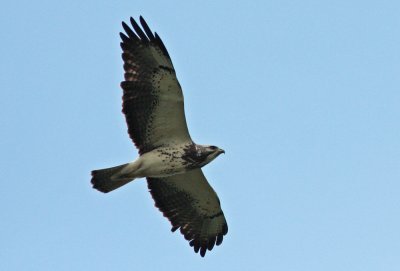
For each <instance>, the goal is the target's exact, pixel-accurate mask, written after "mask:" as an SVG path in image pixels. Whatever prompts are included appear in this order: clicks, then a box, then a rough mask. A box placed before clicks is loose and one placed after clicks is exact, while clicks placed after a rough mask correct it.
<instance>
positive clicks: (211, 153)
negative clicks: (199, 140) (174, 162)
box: [182, 144, 225, 168]
mask: <svg viewBox="0 0 400 271" xmlns="http://www.w3.org/2000/svg"><path fill="white" fill-rule="evenodd" d="M221 153H225V151H224V150H223V149H220V148H218V147H216V146H210V145H197V144H192V145H190V146H188V148H186V149H185V154H184V155H183V156H182V158H183V159H184V160H186V161H187V162H188V163H189V167H193V168H198V167H202V166H205V165H207V164H208V163H210V162H211V161H212V160H214V159H215V158H217V156H218V155H220V154H221Z"/></svg>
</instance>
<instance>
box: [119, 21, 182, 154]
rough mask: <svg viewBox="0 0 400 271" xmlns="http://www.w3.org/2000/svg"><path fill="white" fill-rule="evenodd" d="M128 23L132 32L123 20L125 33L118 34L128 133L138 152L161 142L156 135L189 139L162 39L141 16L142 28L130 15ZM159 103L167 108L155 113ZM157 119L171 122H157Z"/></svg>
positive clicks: (180, 99) (175, 81)
mask: <svg viewBox="0 0 400 271" xmlns="http://www.w3.org/2000/svg"><path fill="white" fill-rule="evenodd" d="M130 22H131V25H132V27H133V29H134V31H133V30H132V29H131V28H130V27H129V26H128V25H127V24H126V23H124V22H123V23H122V27H123V28H124V30H125V32H126V34H124V33H120V36H121V39H122V42H121V48H122V50H123V53H122V59H123V61H124V70H125V75H124V77H125V81H123V82H122V83H121V87H122V88H123V90H124V93H123V104H122V112H123V113H124V114H125V117H126V121H127V124H128V133H129V136H130V137H131V139H132V140H133V141H134V143H135V145H136V147H137V148H138V149H139V153H141V154H142V153H145V152H148V151H151V150H152V149H154V148H156V147H159V146H160V145H162V142H161V140H158V139H160V138H162V140H165V141H167V140H168V139H169V137H173V136H174V135H176V134H177V135H178V136H177V137H184V138H189V139H190V136H189V133H188V131H187V125H186V121H185V116H184V109H183V96H182V91H181V89H180V85H179V82H178V81H177V79H176V75H175V70H174V68H173V64H172V62H171V59H170V57H169V54H168V52H167V50H166V48H165V46H164V44H163V42H162V41H161V39H160V37H159V36H158V35H157V34H155V35H154V34H153V33H152V31H151V30H150V28H149V26H148V25H147V23H146V22H145V21H144V19H143V18H142V17H140V23H141V25H142V27H143V29H144V31H143V30H142V29H141V28H140V26H139V25H138V24H137V23H136V21H135V20H134V19H133V18H131V19H130ZM166 94H167V95H170V96H167V95H166ZM161 106H164V107H163V108H166V109H167V110H166V111H165V112H166V113H164V114H163V115H162V116H161V114H160V115H159V116H156V115H155V112H156V110H157V109H158V108H159V107H161ZM168 108H173V109H174V110H170V109H168ZM156 118H158V119H156ZM160 118H164V119H166V120H169V121H171V122H172V121H174V123H169V122H168V121H164V120H163V121H160ZM157 121H158V122H157ZM155 122H157V124H154V123H155ZM160 123H161V124H160ZM174 124H175V126H174ZM155 129H157V130H155ZM174 131H175V134H174ZM178 133H180V134H178ZM172 139H173V140H175V139H176V138H172ZM157 140H158V141H157Z"/></svg>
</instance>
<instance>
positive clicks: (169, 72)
mask: <svg viewBox="0 0 400 271" xmlns="http://www.w3.org/2000/svg"><path fill="white" fill-rule="evenodd" d="M140 22H141V25H142V27H143V30H144V32H143V30H142V29H141V28H140V26H139V25H138V24H137V23H136V22H135V21H134V20H133V19H132V18H131V24H132V27H133V29H134V30H135V32H134V31H132V30H131V29H130V28H129V27H128V26H127V25H126V24H125V23H123V24H122V25H123V27H124V29H125V32H126V33H127V35H128V36H126V35H125V34H122V33H121V38H122V43H121V47H122V50H123V53H122V58H123V60H124V69H125V81H123V82H122V83H121V87H122V88H123V90H124V94H123V109H122V111H123V113H124V114H125V117H126V122H127V124H128V133H129V135H130V137H131V138H132V140H133V141H134V143H135V145H136V146H137V148H138V149H139V154H140V156H139V158H138V159H137V160H135V161H134V162H132V163H128V164H124V165H120V166H117V167H113V168H108V169H101V170H94V171H92V176H93V178H92V184H93V187H94V188H96V189H98V190H99V191H102V192H109V191H112V190H114V189H116V188H118V187H120V186H122V185H124V184H126V183H128V182H130V181H132V180H133V179H135V178H141V177H146V178H147V180H148V186H149V189H150V192H151V194H152V196H153V198H154V200H155V204H156V206H157V207H158V208H159V209H160V210H161V211H162V212H163V213H164V215H165V216H166V217H167V218H168V219H169V220H170V221H171V223H172V226H173V227H172V230H173V231H175V230H177V229H178V228H179V229H180V231H181V233H182V234H183V235H184V236H185V238H186V239H187V240H189V241H190V245H191V246H193V247H194V249H195V251H196V252H198V251H200V254H201V255H202V256H204V255H205V253H206V251H207V249H208V250H211V249H212V248H213V246H214V244H217V245H219V244H220V243H221V242H222V239H223V235H225V234H226V233H227V231H228V227H227V224H226V221H225V217H224V215H223V212H222V210H221V207H220V202H219V199H218V196H217V194H216V193H215V192H214V190H213V189H212V187H211V186H210V185H209V184H208V182H207V180H206V178H205V177H204V175H203V172H202V171H201V169H200V168H201V167H203V166H204V165H206V164H208V163H209V162H211V161H212V160H214V159H215V158H216V157H217V156H218V155H219V154H221V153H223V152H224V151H223V150H221V149H219V148H217V147H215V146H208V145H197V144H195V143H194V142H193V141H192V139H191V137H190V135H189V131H188V128H187V125H186V119H185V113H184V104H183V94H182V90H181V87H180V85H179V82H178V80H177V78H176V75H175V70H174V67H173V65H172V62H171V59H170V57H169V55H168V52H167V50H166V48H165V46H164V44H163V43H162V41H161V39H160V37H159V36H158V35H157V34H153V33H152V31H151V30H150V28H149V27H148V26H147V24H146V22H145V21H144V20H143V18H142V17H140Z"/></svg>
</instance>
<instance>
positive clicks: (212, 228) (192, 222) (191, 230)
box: [147, 169, 228, 257]
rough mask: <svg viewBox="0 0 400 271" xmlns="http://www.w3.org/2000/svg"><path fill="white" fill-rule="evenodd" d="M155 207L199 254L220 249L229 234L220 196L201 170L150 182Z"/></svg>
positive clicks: (152, 179)
mask: <svg viewBox="0 0 400 271" xmlns="http://www.w3.org/2000/svg"><path fill="white" fill-rule="evenodd" d="M147 181H148V187H149V189H150V193H151V195H152V197H153V199H154V201H155V206H156V207H157V208H158V209H159V210H160V211H161V212H162V213H163V214H164V216H165V217H167V218H168V219H169V221H170V222H171V224H172V229H171V230H172V231H173V232H174V231H176V230H177V229H180V231H181V233H182V234H183V235H184V237H185V239H186V240H188V241H189V242H190V245H191V246H192V247H194V251H195V252H196V253H197V252H199V250H200V255H201V256H203V257H204V255H205V254H206V251H207V249H208V250H211V249H212V248H213V247H214V245H215V244H216V245H220V244H221V243H222V240H223V236H224V235H226V234H227V233H228V225H227V223H226V220H225V217H224V213H223V212H222V210H221V205H220V201H219V199H218V196H217V194H216V193H215V191H214V190H213V189H212V187H211V186H210V184H209V183H208V182H207V179H206V178H205V177H204V174H203V172H202V171H201V169H195V170H191V171H188V172H187V173H184V174H178V175H173V176H170V177H166V178H147Z"/></svg>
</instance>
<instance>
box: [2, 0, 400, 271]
mask: <svg viewBox="0 0 400 271" xmlns="http://www.w3.org/2000/svg"><path fill="white" fill-rule="evenodd" d="M399 14H400V2H399V1H395V0H392V1H389V0H388V1H385V0H380V1H368V0H364V1H361V0H360V1H357V0H356V1H348V0H347V1H344V0H338V1H321V0H303V1H287V0H271V1H179V2H178V1H134V0H130V1H47V0H46V1H18V0H17V1H7V2H4V3H3V4H2V5H1V10H0V34H1V45H0V56H1V60H0V172H1V178H0V184H1V186H0V270H7V271H9V270H41V271H42V270H44V271H47V270H52V271H53V270H58V271H61V270H68V271H70V270H85V271H86V270H96V271H102V270H174V271H176V270H202V271H204V270H274V271H281V270H282V271H283V270H289V271H292V270H296V271H300V270H304V271H313V270H315V271H321V270H324V271H330V270H332V271H338V270H340V271H343V270H349V271H357V270H360V271H367V270H385V271H390V270H397V271H398V270H400V256H399V255H400V124H399V119H400V74H399V73H400V49H399V44H400V16H399ZM139 15H143V16H144V17H145V19H146V20H147V22H148V24H149V25H150V27H151V28H152V29H153V30H155V31H157V32H158V33H159V34H160V36H161V37H162V39H163V40H164V43H165V45H166V47H167V48H168V50H169V53H170V55H171V57H172V60H173V62H174V65H175V68H176V70H177V74H178V78H179V80H180V83H181V85H182V87H183V90H184V94H185V107H186V116H187V120H188V125H189V129H190V131H191V135H192V138H194V139H195V141H196V142H197V143H204V144H213V145H218V146H220V147H222V148H224V149H225V150H226V154H225V155H223V156H220V157H218V158H217V159H216V160H215V161H214V162H213V163H211V164H210V165H208V166H206V167H205V169H204V170H205V173H206V176H207V178H208V179H209V181H210V183H211V184H212V185H213V187H214V188H215V190H216V191H217V192H218V195H219V197H220V199H221V203H222V207H223V210H224V212H225V215H226V218H227V220H228V224H229V233H228V235H227V236H226V238H225V239H224V242H223V244H222V245H221V246H220V247H215V248H214V250H213V251H211V252H208V253H207V255H206V257H205V258H201V257H200V256H199V255H198V254H195V253H194V252H193V251H192V248H190V247H189V245H188V244H187V242H186V241H185V240H184V238H183V237H182V236H181V235H180V234H179V233H177V232H176V233H174V234H172V233H171V232H170V225H169V222H168V221H167V220H166V219H165V218H164V217H163V216H162V214H161V213H160V212H159V211H158V210H157V209H156V208H154V203H153V200H152V199H151V196H150V194H149V193H148V189H147V186H146V182H145V181H144V180H137V181H135V182H133V183H130V184H129V185H127V186H125V187H123V188H121V189H119V190H117V191H114V192H113V193H110V194H102V193H99V192H97V191H95V190H93V189H92V188H91V185H90V171H91V170H93V169H97V168H103V167H110V166H114V165H119V164H122V163H125V162H129V161H132V160H133V159H135V158H136V157H137V152H136V150H135V148H134V147H133V144H132V143H131V141H130V139H129V137H128V135H127V133H126V124H125V120H124V117H123V115H122V113H121V89H120V87H119V83H120V81H121V80H122V79H123V70H122V60H121V50H120V47H119V35H118V33H119V32H120V31H121V29H122V27H121V21H122V20H128V19H129V17H130V16H134V17H135V18H138V17H139Z"/></svg>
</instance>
